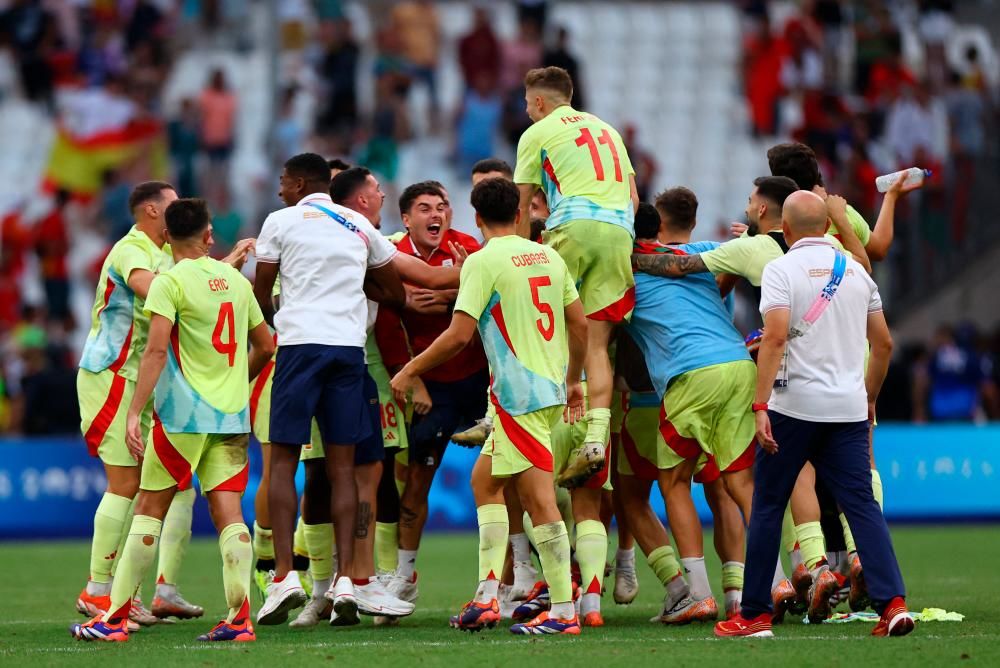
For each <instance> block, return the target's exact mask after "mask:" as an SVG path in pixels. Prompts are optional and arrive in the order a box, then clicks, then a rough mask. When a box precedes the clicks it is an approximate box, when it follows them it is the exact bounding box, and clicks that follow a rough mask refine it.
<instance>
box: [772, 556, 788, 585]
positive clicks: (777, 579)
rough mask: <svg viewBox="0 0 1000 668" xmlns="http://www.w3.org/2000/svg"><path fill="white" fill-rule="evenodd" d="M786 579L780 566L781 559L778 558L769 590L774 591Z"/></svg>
mask: <svg viewBox="0 0 1000 668" xmlns="http://www.w3.org/2000/svg"><path fill="white" fill-rule="evenodd" d="M787 579H788V577H787V576H786V575H785V569H784V568H783V567H782V565H781V558H780V557H779V558H778V562H777V563H776V564H775V566H774V579H772V580H771V589H774V588H775V587H777V586H778V585H779V584H781V583H782V582H783V581H784V580H787Z"/></svg>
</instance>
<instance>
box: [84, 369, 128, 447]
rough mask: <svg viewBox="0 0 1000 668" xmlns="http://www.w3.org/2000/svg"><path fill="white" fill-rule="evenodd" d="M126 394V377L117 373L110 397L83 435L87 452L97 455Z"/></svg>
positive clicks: (109, 393) (112, 383)
mask: <svg viewBox="0 0 1000 668" xmlns="http://www.w3.org/2000/svg"><path fill="white" fill-rule="evenodd" d="M123 396H125V378H124V377H122V376H119V375H118V374H117V373H116V374H115V377H114V380H112V381H111V389H110V390H109V391H108V398H107V399H105V401H104V405H103V406H101V410H99V411H97V415H96V416H95V417H94V420H93V421H92V422H91V423H90V427H89V428H88V429H87V433H86V434H84V435H83V440H84V441H86V443H87V452H89V453H90V456H91V457H96V456H97V450H98V448H100V447H101V441H103V440H104V435H105V434H107V433H108V428H109V427H110V426H111V423H112V422H113V421H114V419H115V415H117V414H118V409H119V407H121V404H122V397H123Z"/></svg>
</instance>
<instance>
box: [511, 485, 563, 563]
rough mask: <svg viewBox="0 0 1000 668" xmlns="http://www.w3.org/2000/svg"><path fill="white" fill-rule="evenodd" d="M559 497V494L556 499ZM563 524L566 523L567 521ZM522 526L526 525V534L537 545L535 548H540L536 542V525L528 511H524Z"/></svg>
mask: <svg viewBox="0 0 1000 668" xmlns="http://www.w3.org/2000/svg"><path fill="white" fill-rule="evenodd" d="M558 498H559V495H558V494H557V495H556V499H558ZM563 525H565V522H564V523H563ZM521 526H522V527H524V535H525V536H527V537H528V541H529V542H530V543H531V544H532V545H534V546H535V550H538V543H537V542H535V525H534V524H532V523H531V517H529V516H528V513H524V515H523V516H522V517H521Z"/></svg>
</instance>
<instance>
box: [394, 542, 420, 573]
mask: <svg viewBox="0 0 1000 668" xmlns="http://www.w3.org/2000/svg"><path fill="white" fill-rule="evenodd" d="M416 568H417V551H416V550H403V549H400V550H399V565H398V566H397V567H396V575H398V576H400V577H402V578H406V579H407V580H412V579H413V571H414V570H416Z"/></svg>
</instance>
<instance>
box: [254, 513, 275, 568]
mask: <svg viewBox="0 0 1000 668" xmlns="http://www.w3.org/2000/svg"><path fill="white" fill-rule="evenodd" d="M253 551H254V552H255V553H256V554H257V558H258V559H272V560H273V559H274V539H273V538H272V537H271V530H270V529H265V528H264V527H262V526H261V525H259V524H257V522H254V523H253Z"/></svg>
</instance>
